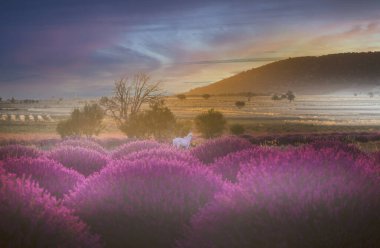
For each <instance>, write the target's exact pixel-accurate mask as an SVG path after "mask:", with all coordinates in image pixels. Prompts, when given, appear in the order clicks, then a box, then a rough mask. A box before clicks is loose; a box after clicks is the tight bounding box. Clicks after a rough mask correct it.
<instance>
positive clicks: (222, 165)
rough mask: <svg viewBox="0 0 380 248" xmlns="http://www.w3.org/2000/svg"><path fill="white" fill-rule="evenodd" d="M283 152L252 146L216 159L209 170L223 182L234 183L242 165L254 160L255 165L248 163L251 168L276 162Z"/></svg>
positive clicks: (272, 148)
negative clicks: (269, 161)
mask: <svg viewBox="0 0 380 248" xmlns="http://www.w3.org/2000/svg"><path fill="white" fill-rule="evenodd" d="M283 152H285V151H281V150H280V149H278V148H274V147H267V146H254V147H252V148H249V149H245V150H242V151H237V152H233V153H229V154H227V155H226V156H224V157H219V158H217V159H216V161H215V162H214V163H212V164H211V165H210V169H211V170H212V171H214V172H215V173H216V174H218V175H221V176H222V178H223V179H224V180H227V181H229V182H232V183H236V182H237V175H238V173H239V171H240V169H241V165H242V164H246V163H247V162H249V161H252V160H254V162H255V163H250V164H251V165H252V166H253V164H258V163H260V162H262V161H267V160H272V161H273V160H277V159H279V157H280V156H281V154H282V153H283Z"/></svg>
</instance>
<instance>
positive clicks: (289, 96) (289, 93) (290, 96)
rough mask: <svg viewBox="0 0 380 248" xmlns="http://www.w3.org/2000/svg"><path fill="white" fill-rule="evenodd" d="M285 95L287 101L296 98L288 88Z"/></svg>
mask: <svg viewBox="0 0 380 248" xmlns="http://www.w3.org/2000/svg"><path fill="white" fill-rule="evenodd" d="M286 96H287V98H288V100H289V102H291V101H294V99H295V98H296V96H295V95H294V94H293V92H292V91H290V90H289V91H288V92H287V93H286Z"/></svg>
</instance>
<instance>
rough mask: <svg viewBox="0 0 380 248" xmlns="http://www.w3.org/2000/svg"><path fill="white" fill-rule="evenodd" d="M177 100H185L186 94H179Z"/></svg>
mask: <svg viewBox="0 0 380 248" xmlns="http://www.w3.org/2000/svg"><path fill="white" fill-rule="evenodd" d="M177 98H178V99H179V100H185V99H186V95H185V94H179V95H177Z"/></svg>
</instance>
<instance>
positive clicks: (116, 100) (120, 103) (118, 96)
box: [100, 73, 163, 127]
mask: <svg viewBox="0 0 380 248" xmlns="http://www.w3.org/2000/svg"><path fill="white" fill-rule="evenodd" d="M162 97H163V95H162V90H161V88H160V82H152V81H151V79H150V76H148V75H147V74H145V73H137V74H135V75H134V76H133V77H132V78H131V79H130V78H128V77H122V78H120V79H119V80H117V81H116V82H115V88H114V96H112V97H110V98H108V97H102V98H101V99H100V105H101V106H103V107H104V108H105V110H106V112H108V113H110V114H111V115H112V117H113V118H114V119H115V120H116V122H117V124H118V125H119V127H122V126H123V125H125V124H126V123H127V121H128V118H129V117H130V116H133V115H136V114H137V113H138V112H139V111H140V108H141V106H142V105H143V104H152V103H154V102H157V101H159V100H160V99H162Z"/></svg>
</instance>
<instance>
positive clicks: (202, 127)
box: [195, 109, 226, 139]
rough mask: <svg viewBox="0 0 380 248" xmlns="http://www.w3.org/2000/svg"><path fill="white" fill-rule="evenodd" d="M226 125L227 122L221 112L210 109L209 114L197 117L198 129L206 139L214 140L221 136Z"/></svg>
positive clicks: (196, 124)
mask: <svg viewBox="0 0 380 248" xmlns="http://www.w3.org/2000/svg"><path fill="white" fill-rule="evenodd" d="M225 125H226V120H225V119H224V116H223V114H222V113H221V112H219V111H215V110H214V109H210V110H209V111H208V112H205V113H202V114H199V115H197V116H196V117H195V126H196V129H197V130H198V131H199V132H200V133H201V134H202V136H203V137H204V138H207V139H209V138H214V137H217V136H220V135H221V134H222V133H223V131H224V127H225Z"/></svg>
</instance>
